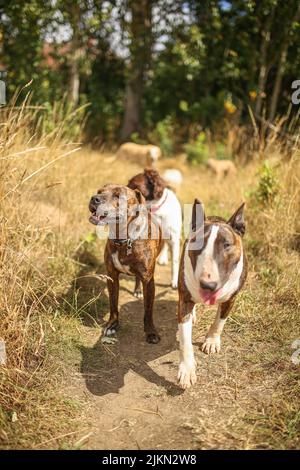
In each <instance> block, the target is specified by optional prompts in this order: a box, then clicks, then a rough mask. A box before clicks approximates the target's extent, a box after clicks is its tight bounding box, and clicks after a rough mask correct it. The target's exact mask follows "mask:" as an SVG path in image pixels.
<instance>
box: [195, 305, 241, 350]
mask: <svg viewBox="0 0 300 470" xmlns="http://www.w3.org/2000/svg"><path fill="white" fill-rule="evenodd" d="M233 302H234V300H233V299H229V300H228V301H227V302H224V303H222V304H221V305H219V307H218V311H217V314H216V318H215V320H214V322H213V324H212V325H211V327H210V328H209V330H208V333H207V335H206V338H205V341H204V343H203V344H202V347H201V350H202V351H203V352H205V354H214V353H219V352H220V350H221V333H222V331H223V328H224V325H225V323H226V320H227V317H228V315H229V312H230V310H231V308H232V305H233Z"/></svg>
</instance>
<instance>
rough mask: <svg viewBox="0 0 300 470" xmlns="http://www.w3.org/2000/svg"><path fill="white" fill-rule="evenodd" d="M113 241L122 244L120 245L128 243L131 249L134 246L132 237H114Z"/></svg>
mask: <svg viewBox="0 0 300 470" xmlns="http://www.w3.org/2000/svg"><path fill="white" fill-rule="evenodd" d="M112 241H113V242H114V243H115V244H116V245H120V246H123V245H126V246H127V248H128V249H129V250H131V248H132V242H133V240H131V238H113V239H112Z"/></svg>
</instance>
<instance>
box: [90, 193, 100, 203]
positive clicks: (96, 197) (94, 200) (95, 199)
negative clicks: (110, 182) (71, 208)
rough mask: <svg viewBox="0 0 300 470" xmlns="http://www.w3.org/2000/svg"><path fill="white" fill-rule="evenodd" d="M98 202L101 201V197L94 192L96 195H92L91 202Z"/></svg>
mask: <svg viewBox="0 0 300 470" xmlns="http://www.w3.org/2000/svg"><path fill="white" fill-rule="evenodd" d="M100 202H101V197H100V196H99V195H98V194H96V196H93V197H92V198H91V203H92V204H100Z"/></svg>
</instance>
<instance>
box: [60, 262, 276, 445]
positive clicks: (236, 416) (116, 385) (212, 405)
mask: <svg viewBox="0 0 300 470" xmlns="http://www.w3.org/2000/svg"><path fill="white" fill-rule="evenodd" d="M156 270H157V271H156V302H155V321H156V326H157V328H158V330H159V332H160V334H161V342H160V343H159V344H157V345H153V344H148V343H146V341H145V339H144V333H143V326H142V325H143V322H142V318H143V302H142V300H137V299H135V297H133V295H132V292H133V279H131V278H128V277H127V278H125V277H124V278H123V279H122V280H121V290H120V318H121V328H120V330H119V331H118V333H117V335H116V342H115V343H114V344H103V343H102V342H101V329H99V328H98V327H97V325H96V323H95V320H94V319H93V318H92V317H90V316H87V317H86V318H83V325H82V327H81V339H82V344H80V345H79V349H80V353H81V359H80V361H79V363H78V364H77V367H76V366H75V367H74V370H73V371H72V373H71V379H70V385H69V388H70V390H68V394H70V395H72V396H73V397H74V396H75V397H77V398H79V399H80V401H81V402H82V403H83V405H84V410H85V411H84V421H85V424H84V428H85V431H86V432H85V433H83V441H85V442H84V447H85V448H89V449H197V448H207V449H213V448H225V449H226V448H231V449H232V448H241V447H242V448H251V447H252V446H251V444H250V441H251V432H252V430H253V428H254V427H256V425H257V423H256V420H255V421H254V425H253V424H252V423H251V419H250V420H248V422H247V420H246V421H245V417H246V416H247V415H248V413H249V411H250V410H251V412H252V413H255V410H256V409H257V407H261V406H263V403H264V402H266V401H268V395H269V389H268V378H267V376H266V377H265V380H264V378H263V377H262V376H261V375H260V374H257V376H256V379H255V372H254V371H255V364H252V365H251V364H248V366H247V369H248V373H246V374H245V370H244V371H242V370H241V368H243V367H244V364H243V349H242V346H241V344H240V338H239V335H238V334H235V335H233V334H231V332H230V320H229V322H228V323H229V325H227V327H228V328H225V333H224V336H223V344H222V352H221V353H220V354H219V355H213V356H206V355H205V354H203V353H202V352H201V351H200V345H201V341H202V340H203V337H204V335H205V332H206V330H207V328H208V325H209V323H210V321H212V319H213V316H214V312H213V311H211V310H212V309H210V311H209V312H207V314H205V315H204V317H205V318H204V320H205V321H203V322H202V318H201V317H202V313H201V312H200V313H199V315H198V322H197V324H196V326H195V328H194V347H195V353H196V360H197V363H198V368H197V375H198V381H197V384H196V386H195V387H193V388H191V389H189V390H186V391H183V390H181V389H180V388H179V387H178V386H177V384H176V376H177V367H178V342H177V338H176V331H177V320H176V308H177V292H176V291H173V290H172V289H171V287H170V286H169V285H167V284H166V280H168V279H170V269H169V266H168V267H161V266H157V268H156ZM84 285H87V284H86V280H85V279H84V280H83V284H82V285H81V286H80V287H81V288H83V292H84ZM77 287H78V285H77ZM89 288H91V286H90V284H89ZM106 296H107V292H106V290H104V293H103V294H102V296H101V298H102V302H101V307H102V311H100V312H99V317H98V319H97V322H99V323H102V324H103V318H102V314H103V313H106V314H107V312H108V304H107V297H106ZM103 297H104V299H103ZM240 426H242V429H243V432H240V429H239V428H240ZM260 447H264V444H263V443H262V444H261V445H260Z"/></svg>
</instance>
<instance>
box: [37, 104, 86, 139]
mask: <svg viewBox="0 0 300 470" xmlns="http://www.w3.org/2000/svg"><path fill="white" fill-rule="evenodd" d="M87 107H88V104H86V105H83V106H80V107H78V108H75V109H74V108H73V107H72V105H71V103H70V102H69V101H68V100H67V99H66V97H65V98H64V99H63V100H62V101H60V102H55V103H54V104H53V103H49V102H46V103H44V106H43V108H42V113H43V116H42V120H41V121H42V125H41V129H40V132H41V135H46V134H47V135H49V134H52V133H53V132H55V133H56V135H57V134H59V135H57V138H58V137H60V138H63V139H65V140H74V139H76V138H78V137H79V136H80V135H81V133H82V130H83V127H84V121H85V116H86V108H87Z"/></svg>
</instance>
